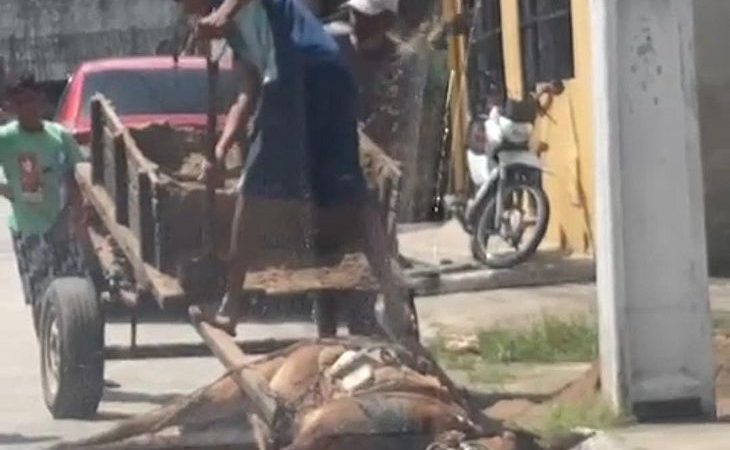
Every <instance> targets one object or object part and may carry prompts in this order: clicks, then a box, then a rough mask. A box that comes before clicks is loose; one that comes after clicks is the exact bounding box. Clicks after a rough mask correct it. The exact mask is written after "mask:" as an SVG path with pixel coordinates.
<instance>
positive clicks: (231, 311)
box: [212, 195, 248, 336]
mask: <svg viewBox="0 0 730 450" xmlns="http://www.w3.org/2000/svg"><path fill="white" fill-rule="evenodd" d="M244 203H245V200H244V198H243V196H242V195H239V197H238V200H237V201H236V212H235V214H234V217H233V224H232V226H231V246H230V251H229V256H228V273H227V275H228V276H227V279H226V295H225V297H223V300H222V301H221V305H220V307H219V308H218V312H217V313H216V315H215V317H214V319H213V322H212V325H214V326H216V327H218V328H221V329H223V330H225V331H226V332H227V333H228V334H230V335H232V336H235V334H236V325H237V324H238V320H239V318H240V316H241V302H242V301H243V298H242V297H243V283H244V282H245V280H246V271H247V269H248V260H247V255H246V252H245V251H244V249H243V248H241V247H242V243H243V242H244V240H242V239H241V233H243V232H244V230H243V214H244V211H243V209H244Z"/></svg>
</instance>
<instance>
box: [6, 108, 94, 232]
mask: <svg viewBox="0 0 730 450" xmlns="http://www.w3.org/2000/svg"><path fill="white" fill-rule="evenodd" d="M81 159H82V156H81V152H80V150H79V147H78V145H77V144H76V141H75V140H74V138H73V136H71V134H70V133H69V132H68V131H67V130H66V129H65V128H63V127H62V126H61V125H58V124H55V123H51V122H44V123H43V131H39V132H34V133H30V132H26V131H23V130H22V129H21V128H20V126H19V125H18V122H11V123H9V124H7V125H5V126H2V127H0V166H1V167H2V168H3V171H4V172H5V177H6V178H7V181H8V185H9V186H10V189H11V192H12V194H13V202H12V205H13V214H12V215H11V216H10V223H9V225H10V228H11V229H13V230H15V231H18V232H20V233H24V234H43V233H45V232H47V231H48V230H49V229H50V228H51V226H52V225H53V224H54V222H55V221H56V218H57V217H58V214H59V213H60V212H61V210H62V209H63V207H64V206H65V204H66V202H67V200H68V199H67V182H68V179H69V178H68V177H69V176H71V175H72V170H73V167H74V165H75V164H76V163H77V162H79V161H81Z"/></svg>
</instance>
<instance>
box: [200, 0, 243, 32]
mask: <svg viewBox="0 0 730 450" xmlns="http://www.w3.org/2000/svg"><path fill="white" fill-rule="evenodd" d="M252 1H253V0H225V1H224V2H223V4H222V5H221V6H220V7H218V9H216V10H215V11H213V12H212V13H211V14H210V15H208V16H207V17H205V18H203V19H202V20H201V21H200V22H199V23H198V33H199V34H200V36H201V37H203V38H206V39H220V38H222V37H223V36H224V35H225V33H226V30H227V29H228V27H229V26H230V23H231V21H232V20H233V17H234V16H235V15H236V14H237V13H238V11H240V10H241V8H243V7H244V6H246V5H248V4H249V3H251V2H252Z"/></svg>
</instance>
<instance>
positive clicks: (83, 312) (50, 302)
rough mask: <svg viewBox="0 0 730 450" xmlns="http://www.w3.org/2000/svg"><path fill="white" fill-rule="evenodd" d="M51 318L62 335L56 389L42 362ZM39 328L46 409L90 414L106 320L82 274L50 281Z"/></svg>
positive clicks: (98, 388)
mask: <svg viewBox="0 0 730 450" xmlns="http://www.w3.org/2000/svg"><path fill="white" fill-rule="evenodd" d="M54 321H56V322H57V327H58V338H59V340H60V344H59V347H60V351H59V363H58V365H59V367H58V372H59V373H58V379H57V389H56V393H55V394H54V393H53V392H52V390H51V389H50V387H49V382H50V380H51V378H50V377H53V375H52V374H50V373H48V368H47V365H46V363H45V361H46V358H47V355H48V352H49V336H50V330H51V326H52V323H53V322H54ZM40 331H41V333H40V343H41V382H42V387H43V398H44V400H45V403H46V406H47V408H48V410H49V411H50V412H51V414H52V415H53V417H54V418H56V419H89V418H92V417H94V415H95V414H96V411H97V408H98V407H99V402H100V401H101V396H102V393H103V388H104V320H103V316H102V313H101V309H100V305H99V302H98V300H97V294H96V289H95V288H94V284H93V283H92V282H91V281H90V280H87V279H84V278H60V279H57V280H55V281H53V282H52V283H51V285H50V286H49V287H48V289H47V290H46V293H45V295H44V299H43V311H42V314H41V329H40Z"/></svg>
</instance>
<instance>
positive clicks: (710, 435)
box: [575, 423, 730, 450]
mask: <svg viewBox="0 0 730 450" xmlns="http://www.w3.org/2000/svg"><path fill="white" fill-rule="evenodd" d="M727 449H730V424H727V423H716V424H666V425H639V426H634V427H630V428H626V429H621V430H613V431H608V432H601V433H599V434H597V435H596V436H594V437H592V438H591V439H588V440H587V441H585V442H583V443H582V444H580V445H579V446H577V447H576V448H575V450H727Z"/></svg>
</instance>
